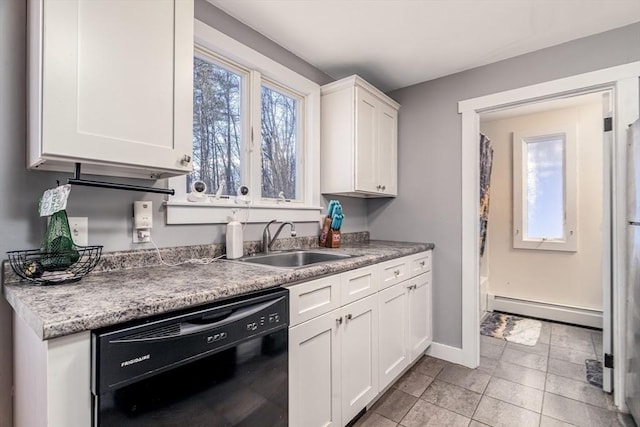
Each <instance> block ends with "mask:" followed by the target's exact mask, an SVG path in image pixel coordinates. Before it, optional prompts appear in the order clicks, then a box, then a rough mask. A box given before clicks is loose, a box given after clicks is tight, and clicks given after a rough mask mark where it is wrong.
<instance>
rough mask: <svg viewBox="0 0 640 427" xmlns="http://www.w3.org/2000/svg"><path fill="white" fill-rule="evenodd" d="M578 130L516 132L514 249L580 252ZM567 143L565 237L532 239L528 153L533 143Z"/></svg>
mask: <svg viewBox="0 0 640 427" xmlns="http://www.w3.org/2000/svg"><path fill="white" fill-rule="evenodd" d="M576 135H577V129H576V126H575V125H572V126H571V125H568V126H556V127H554V128H546V129H525V130H516V131H514V132H513V247H514V249H533V250H548V251H565V252H576V251H577V247H578V221H577V193H578V185H577V176H578V175H577V145H576V144H577V141H576ZM559 136H562V137H563V139H564V165H563V175H564V189H563V192H564V225H563V237H562V238H560V239H557V238H545V237H539V238H537V237H536V238H533V237H528V236H527V233H526V230H527V228H528V224H527V188H526V186H527V164H528V161H527V150H526V146H527V144H529V143H530V142H536V141H541V140H545V139H552V138H556V139H557V138H558V137H559Z"/></svg>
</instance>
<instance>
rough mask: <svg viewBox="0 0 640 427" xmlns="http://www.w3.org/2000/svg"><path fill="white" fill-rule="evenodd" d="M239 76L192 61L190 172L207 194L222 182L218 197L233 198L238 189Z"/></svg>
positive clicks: (239, 180)
mask: <svg viewBox="0 0 640 427" xmlns="http://www.w3.org/2000/svg"><path fill="white" fill-rule="evenodd" d="M241 103H242V76H241V75H240V74H237V73H234V72H232V71H230V70H228V69H226V68H224V67H222V66H220V65H218V64H216V63H213V62H209V61H206V60H204V59H201V58H199V57H194V62H193V172H191V174H190V175H189V176H187V191H189V190H190V187H191V183H192V182H193V181H195V180H201V181H204V182H205V183H206V184H207V187H208V188H209V191H208V192H209V193H215V192H216V190H217V189H218V187H219V186H220V185H221V184H222V183H223V182H224V183H225V184H224V187H223V191H222V194H235V193H236V189H237V188H238V187H239V186H240V185H241V165H240V159H241V155H240V153H241V137H242V135H241V129H242V118H241V115H240V112H241V111H242V106H241Z"/></svg>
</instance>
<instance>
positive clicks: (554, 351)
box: [549, 345, 596, 364]
mask: <svg viewBox="0 0 640 427" xmlns="http://www.w3.org/2000/svg"><path fill="white" fill-rule="evenodd" d="M549 358H550V359H558V360H564V361H566V362H571V363H577V364H584V361H585V360H586V359H595V358H596V354H595V352H593V351H591V352H584V351H578V350H575V349H573V348H566V347H557V346H554V345H552V346H551V347H550V348H549Z"/></svg>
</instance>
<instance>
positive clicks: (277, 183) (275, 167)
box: [261, 86, 299, 199]
mask: <svg viewBox="0 0 640 427" xmlns="http://www.w3.org/2000/svg"><path fill="white" fill-rule="evenodd" d="M298 104H299V101H298V100H297V99H295V98H293V97H291V96H288V95H286V94H283V93H281V92H279V91H277V90H274V89H271V88H269V87H266V86H262V126H261V127H262V197H266V198H278V197H279V195H280V192H282V194H284V197H285V198H287V199H296V198H297V196H298V194H297V188H296V187H297V179H298V177H297V174H298V163H297V160H298V159H297V156H298V153H297V150H298V117H297V116H298V107H299V105H298Z"/></svg>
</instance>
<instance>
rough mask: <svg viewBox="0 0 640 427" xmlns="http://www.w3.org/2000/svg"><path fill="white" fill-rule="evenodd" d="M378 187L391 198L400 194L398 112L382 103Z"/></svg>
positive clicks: (379, 130) (379, 117) (379, 111)
mask: <svg viewBox="0 0 640 427" xmlns="http://www.w3.org/2000/svg"><path fill="white" fill-rule="evenodd" d="M377 151H378V156H377V160H378V166H377V168H376V170H377V171H378V185H380V186H381V187H380V188H379V191H381V192H382V193H384V194H388V195H390V196H395V195H397V194H398V184H397V182H398V172H397V168H398V111H397V110H395V109H394V108H391V107H390V106H389V105H387V104H385V103H383V102H381V103H380V105H379V107H378V149H377Z"/></svg>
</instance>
